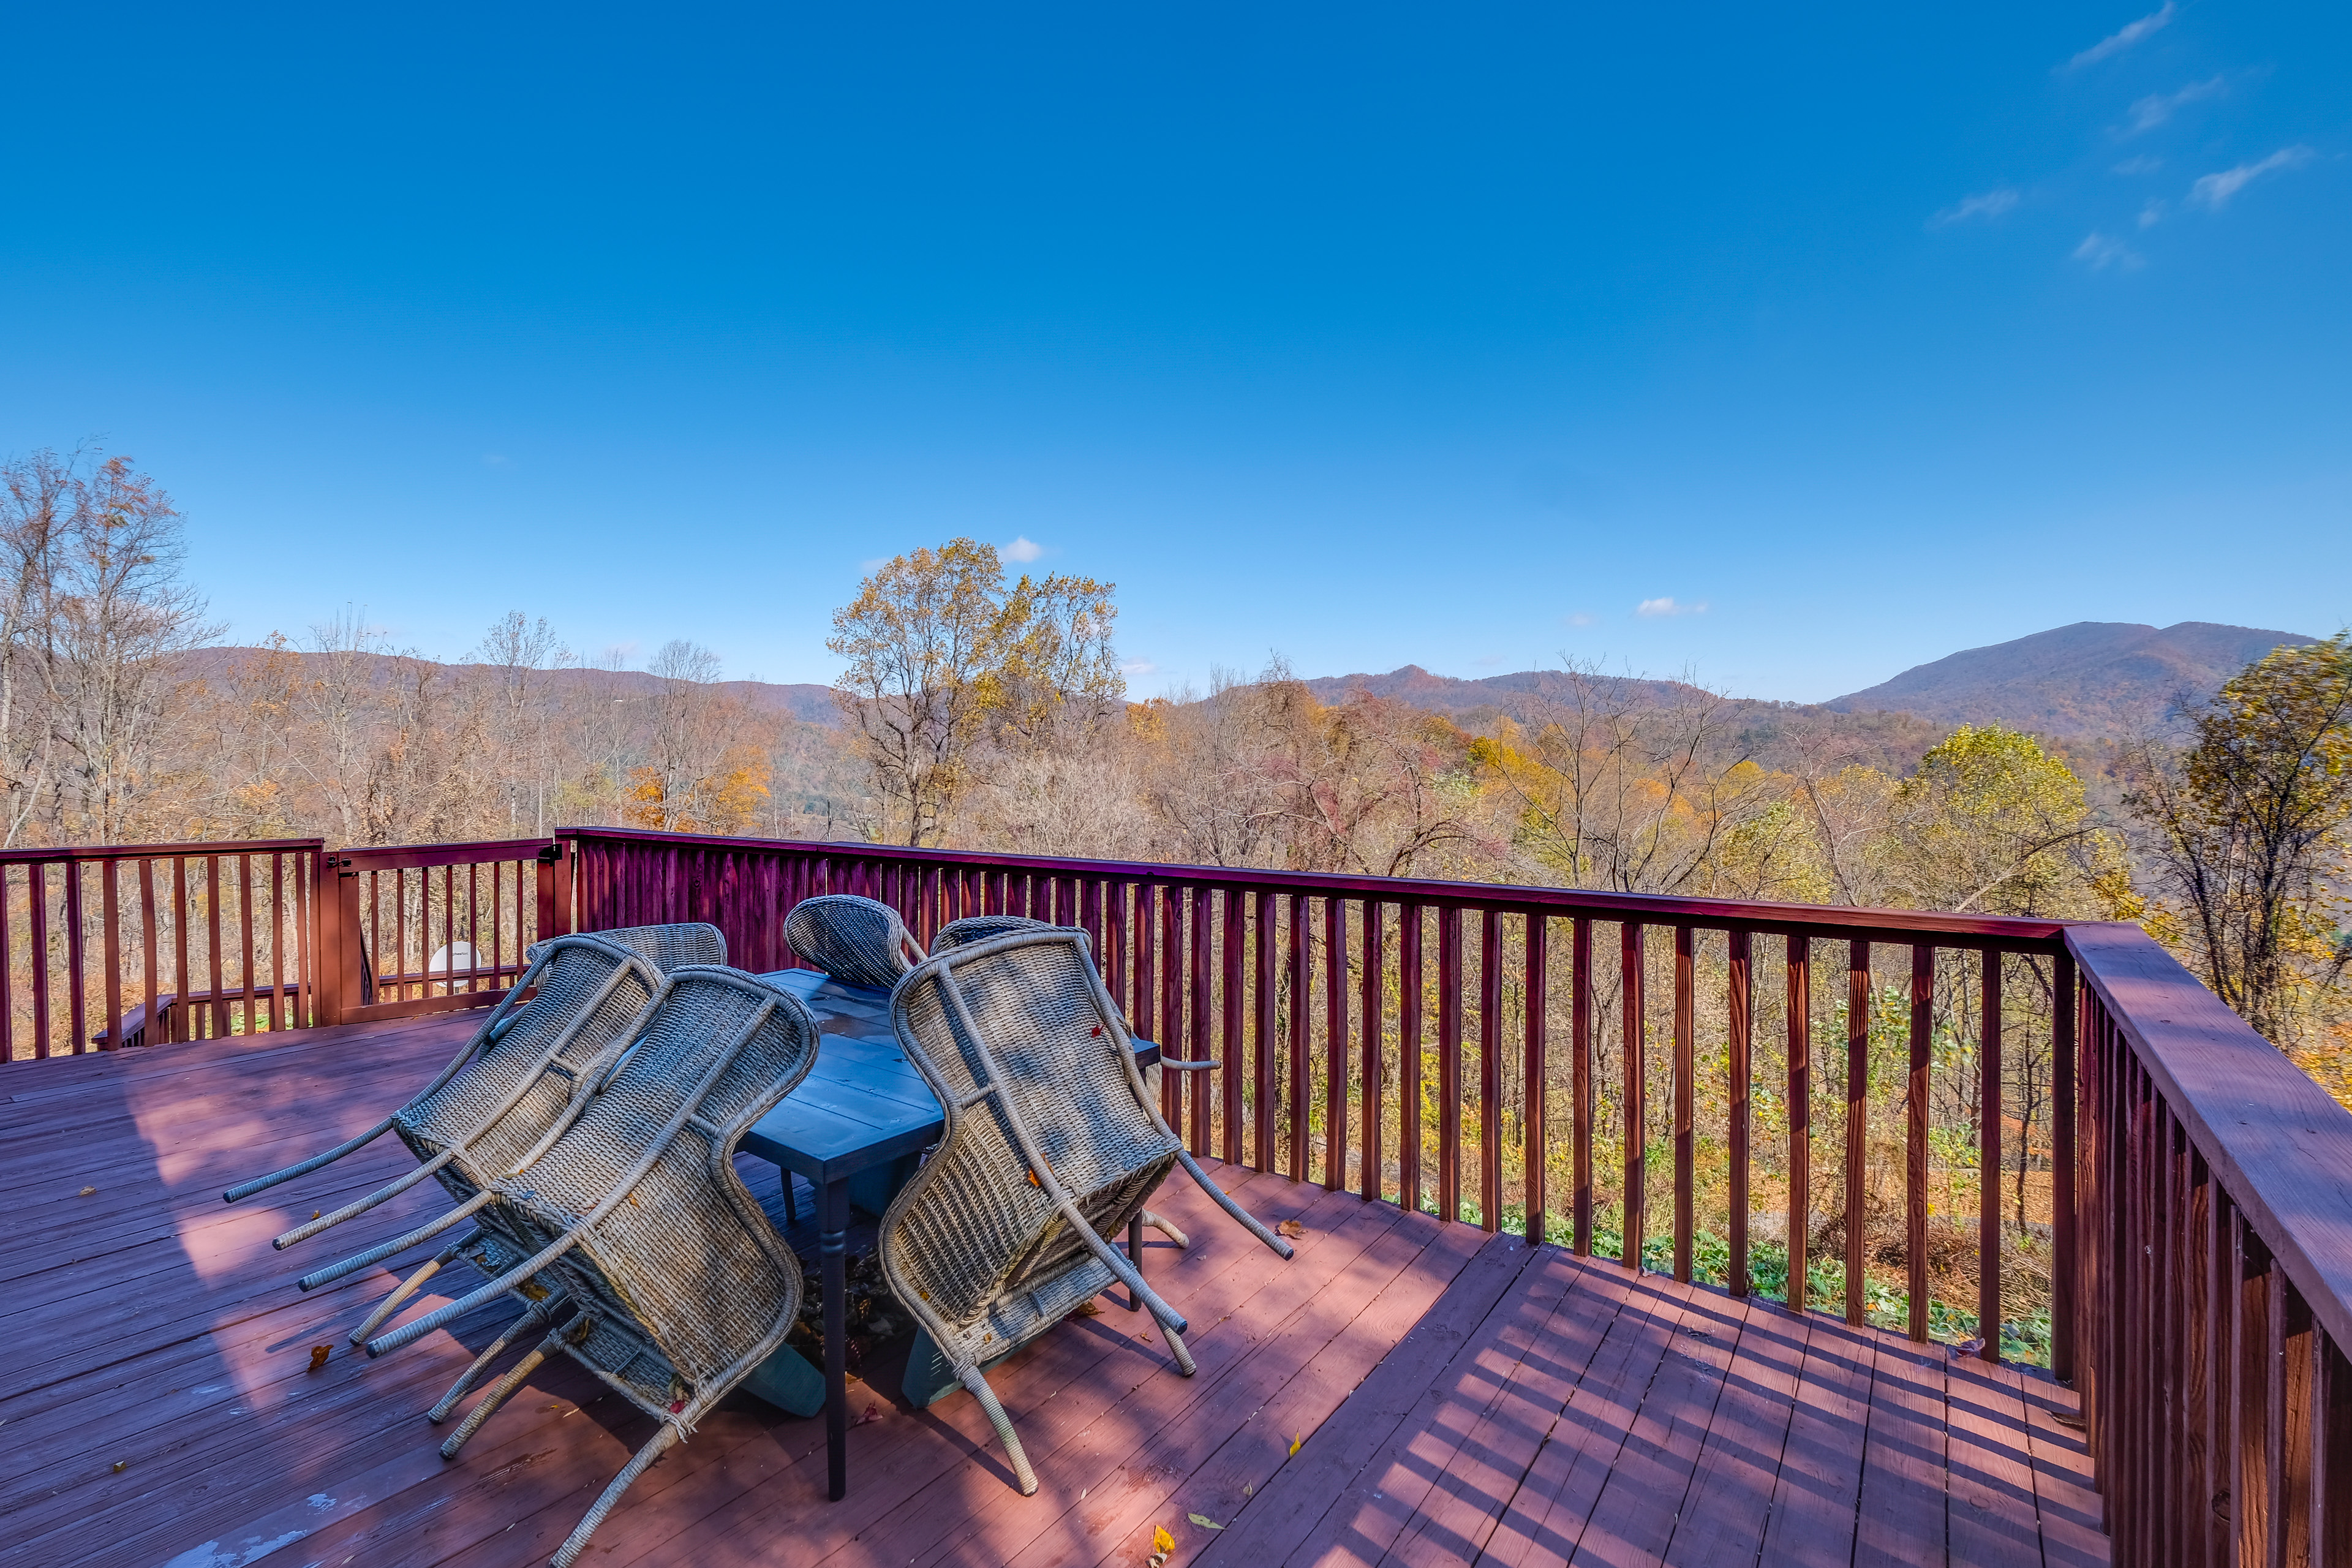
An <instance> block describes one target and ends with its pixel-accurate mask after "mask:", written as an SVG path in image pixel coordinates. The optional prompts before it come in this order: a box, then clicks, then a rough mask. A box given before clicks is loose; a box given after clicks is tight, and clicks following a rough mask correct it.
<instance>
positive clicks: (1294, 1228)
mask: <svg viewBox="0 0 2352 1568" xmlns="http://www.w3.org/2000/svg"><path fill="white" fill-rule="evenodd" d="M1274 1228H1275V1231H1276V1234H1277V1235H1281V1236H1286V1237H1291V1238H1293V1239H1294V1240H1295V1239H1297V1237H1302V1236H1305V1235H1306V1234H1307V1227H1306V1226H1303V1225H1301V1224H1299V1223H1298V1222H1297V1220H1295V1219H1286V1220H1284V1221H1283V1222H1282V1223H1281V1224H1280V1225H1278V1226H1275V1227H1274Z"/></svg>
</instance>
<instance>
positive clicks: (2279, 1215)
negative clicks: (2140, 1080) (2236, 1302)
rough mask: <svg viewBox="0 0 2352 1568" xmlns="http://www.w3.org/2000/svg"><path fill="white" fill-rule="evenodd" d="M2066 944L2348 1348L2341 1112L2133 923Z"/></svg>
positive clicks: (2349, 1134)
mask: <svg viewBox="0 0 2352 1568" xmlns="http://www.w3.org/2000/svg"><path fill="white" fill-rule="evenodd" d="M2066 945H2067V946H2068V947H2069V948H2070V949H2072V950H2073V952H2074V957H2075V960H2076V962H2077V963H2079V964H2080V965H2081V968H2082V973H2083V979H2084V984H2087V985H2089V986H2090V987H2091V989H2092V990H2093V991H2095V993H2097V994H2098V997H2099V999H2100V1001H2102V1002H2103V1003H2105V1006H2106V1011H2107V1014H2108V1016H2110V1017H2111V1018H2112V1019H2114V1021H2115V1024H2116V1028H2117V1029H2118V1030H2120V1031H2121V1032H2122V1035H2123V1037H2124V1038H2125V1040H2126V1041H2127V1042H2128V1043H2129V1044H2130V1046H2131V1048H2132V1051H2133V1053H2134V1054H2135V1055H2136V1056H2137V1058H2139V1061H2140V1063H2141V1065H2142V1066H2144V1067H2146V1068H2147V1070H2148V1073H2149V1075H2150V1076H2151V1077H2152V1078H2153V1079H2155V1080H2156V1085H2157V1088H2158V1089H2159V1090H2160V1091H2161V1092H2162V1093H2163V1095H2164V1097H2165V1100H2166V1101H2167V1102H2168V1104H2169V1105H2170V1106H2171V1108H2172V1110H2173V1113H2174V1114H2175V1115H2177V1116H2179V1118H2180V1121H2181V1123H2182V1125H2183V1126H2185V1127H2186V1128H2187V1129H2188V1130H2189V1137H2190V1138H2191V1139H2192V1140H2194V1141H2195V1142H2196V1145H2197V1150H2198V1152H2199V1153H2200V1154H2202V1155H2203V1156H2204V1157H2205V1163H2206V1164H2207V1165H2208V1166H2209V1167H2210V1169H2211V1170H2212V1171H2213V1173H2214V1174H2215V1176H2216V1177H2217V1179H2219V1180H2220V1182H2221V1184H2222V1186H2223V1187H2225V1188H2227V1189H2228V1191H2229V1194H2230V1196H2231V1200H2232V1201H2233V1202H2234V1203H2236V1204H2237V1205H2238V1207H2239V1208H2240V1209H2241V1210H2242V1212H2243V1213H2244V1214H2245V1215H2246V1218H2247V1220H2248V1221H2249V1223H2251V1224H2252V1226H2253V1228H2254V1232H2255V1234H2256V1235H2258V1236H2260V1237H2262V1239H2263V1244H2264V1245H2265V1246H2267V1247H2269V1248H2270V1249H2271V1252H2272V1253H2273V1256H2275V1257H2276V1258H2278V1260H2279V1263H2280V1265H2281V1267H2283V1268H2284V1269H2285V1270H2286V1273H2287V1278H2288V1279H2292V1280H2294V1285H2295V1289H2298V1290H2300V1291H2301V1292H2302V1293H2303V1299H2304V1300H2305V1301H2307V1302H2309V1303H2310V1305H2311V1310H2312V1311H2313V1312H2314V1313H2315V1315H2316V1316H2317V1317H2318V1319H2319V1321H2320V1324H2321V1326H2322V1327H2324V1328H2326V1331H2327V1333H2328V1336H2329V1337H2330V1338H2331V1339H2333V1340H2334V1341H2335V1342H2336V1343H2337V1344H2338V1345H2346V1346H2352V1111H2347V1110H2345V1109H2344V1108H2343V1107H2342V1106H2340V1105H2338V1104H2336V1101H2335V1100H2333V1099H2331V1098H2329V1096H2328V1094H2327V1093H2326V1090H2324V1089H2321V1088H2320V1087H2319V1086H2318V1085H2317V1084H2316V1083H2314V1082H2313V1081H2312V1080H2311V1079H2310V1078H2309V1077H2308V1076H2307V1075H2306V1074H2305V1073H2304V1071H2303V1070H2302V1069H2301V1068H2297V1067H2296V1066H2295V1065H2294V1063H2293V1062H2291V1061H2289V1060H2288V1059H2287V1058H2286V1057H2285V1056H2284V1054H2282V1053H2281V1052H2280V1051H2279V1050H2278V1049H2277V1047H2273V1045H2272V1044H2271V1043H2270V1042H2269V1041H2268V1040H2266V1039H2264V1038H2263V1037H2262V1036H2260V1035H2258V1034H2256V1033H2254V1031H2253V1030H2252V1028H2251V1027H2249V1026H2247V1024H2246V1023H2245V1021H2244V1020H2243V1019H2242V1018H2240V1017H2239V1016H2238V1015H2237V1014H2235V1013H2233V1012H2231V1010H2230V1009H2229V1007H2228V1006H2227V1005H2225V1004H2224V1003H2223V1002H2222V1001H2221V998H2220V997H2218V996H2216V995H2214V994H2213V993H2212V992H2210V991H2209V990H2207V989H2206V988H2205V986H2204V985H2203V984H2202V983H2200V981H2199V980H2198V978H2197V977H2196V976H2195V975H2194V974H2191V973H2189V971H2188V970H2186V969H2184V968H2182V967H2181V965H2180V963H2179V961H2178V960H2177V959H2175V958H2174V957H2173V956H2172V955H2171V954H2170V953H2168V952H2165V951H2164V949H2163V948H2161V947H2159V946H2158V945H2157V943H2156V942H2155V941H2154V940H2153V939H2152V938H2150V937H2149V936H2148V935H2147V932H2145V931H2141V930H2140V929H2139V927H2137V926H2136V925H2127V924H2123V923H2114V924H2109V923H2106V922H2098V923H2086V924H2083V925H2076V926H2071V927H2069V928H2068V929H2067V932H2066Z"/></svg>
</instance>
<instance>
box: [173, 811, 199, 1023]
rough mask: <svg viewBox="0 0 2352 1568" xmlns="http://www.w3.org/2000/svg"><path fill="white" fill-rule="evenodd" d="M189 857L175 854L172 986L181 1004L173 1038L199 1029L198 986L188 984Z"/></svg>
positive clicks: (175, 1019) (176, 1013)
mask: <svg viewBox="0 0 2352 1568" xmlns="http://www.w3.org/2000/svg"><path fill="white" fill-rule="evenodd" d="M189 908H190V906H189V904H188V858H187V857H186V856H185V855H174V856H173V857H172V989H173V991H174V992H175V993H177V994H178V995H179V998H180V1004H179V1005H178V1006H176V1007H174V1008H173V1009H172V1019H173V1022H172V1038H173V1040H175V1041H177V1040H185V1039H188V1038H190V1037H192V1036H193V1035H194V1030H195V1023H194V1011H195V1008H194V1004H193V1003H192V1002H191V1001H190V1000H189V996H190V994H191V992H192V991H193V990H194V987H193V986H191V985H190V984H188V913H189Z"/></svg>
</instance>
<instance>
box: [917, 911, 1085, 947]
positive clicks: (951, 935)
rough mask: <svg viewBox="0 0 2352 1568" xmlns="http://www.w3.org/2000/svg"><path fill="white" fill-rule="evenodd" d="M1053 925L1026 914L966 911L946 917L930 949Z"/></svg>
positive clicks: (986, 939)
mask: <svg viewBox="0 0 2352 1568" xmlns="http://www.w3.org/2000/svg"><path fill="white" fill-rule="evenodd" d="M1054 929H1055V928H1054V925H1053V923H1052V922H1051V921H1033V920H1031V919H1030V918H1029V917H1028V916H1026V915H966V916H964V917H963V919H961V920H960V921H948V923H947V924H945V925H943V926H941V927H940V934H939V935H937V936H935V937H933V938H932V939H931V952H932V955H933V956H934V957H936V956H937V955H939V954H940V953H942V952H947V951H948V950H949V949H950V948H956V947H970V946H971V945H972V944H973V943H975V942H986V941H988V940H989V939H990V938H991V937H998V936H1004V935H1007V934H1009V933H1011V932H1013V931H1052V930H1054ZM1073 929H1075V928H1073Z"/></svg>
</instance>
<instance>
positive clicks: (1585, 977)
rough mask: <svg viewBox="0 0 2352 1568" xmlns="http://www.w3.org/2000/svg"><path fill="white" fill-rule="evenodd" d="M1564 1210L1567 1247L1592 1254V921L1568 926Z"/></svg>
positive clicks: (1581, 1255) (1581, 919)
mask: <svg viewBox="0 0 2352 1568" xmlns="http://www.w3.org/2000/svg"><path fill="white" fill-rule="evenodd" d="M1568 968H1569V987H1570V989H1569V1003H1568V1052H1569V1064H1568V1071H1569V1082H1568V1099H1569V1106H1568V1116H1569V1128H1568V1136H1569V1160H1570V1167H1569V1175H1568V1179H1569V1183H1570V1192H1569V1208H1570V1224H1571V1225H1572V1226H1573V1227H1574V1229H1573V1235H1572V1236H1571V1237H1570V1245H1571V1246H1572V1247H1573V1248H1574V1250H1575V1253H1576V1256H1578V1257H1579V1258H1590V1257H1591V1256H1592V917H1591V916H1590V915H1578V916H1577V917H1576V918H1575V919H1574V920H1572V921H1570V922H1569V937H1568Z"/></svg>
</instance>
